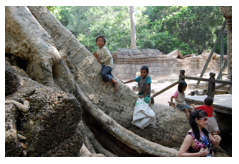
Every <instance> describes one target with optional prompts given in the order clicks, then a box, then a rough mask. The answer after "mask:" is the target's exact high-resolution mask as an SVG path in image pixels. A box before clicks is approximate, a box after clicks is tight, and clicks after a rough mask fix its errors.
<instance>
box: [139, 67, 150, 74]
mask: <svg viewBox="0 0 239 164" xmlns="http://www.w3.org/2000/svg"><path fill="white" fill-rule="evenodd" d="M142 69H144V70H146V71H147V73H149V68H148V67H147V66H143V67H141V69H140V70H142Z"/></svg>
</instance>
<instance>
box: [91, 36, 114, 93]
mask: <svg viewBox="0 0 239 164" xmlns="http://www.w3.org/2000/svg"><path fill="white" fill-rule="evenodd" d="M105 43H106V40H105V37H104V36H98V37H97V38H96V45H97V46H98V47H99V48H98V49H97V51H96V52H95V53H94V56H95V57H96V59H97V61H98V62H99V63H101V64H102V70H101V75H102V79H103V81H104V82H108V81H110V82H112V83H113V84H114V85H115V92H116V91H117V90H118V89H119V83H118V82H117V81H115V80H114V79H113V78H112V69H113V65H114V63H113V57H112V55H111V53H110V51H109V49H108V48H107V47H105V46H104V45H105Z"/></svg>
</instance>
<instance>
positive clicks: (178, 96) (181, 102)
mask: <svg viewBox="0 0 239 164" xmlns="http://www.w3.org/2000/svg"><path fill="white" fill-rule="evenodd" d="M186 88H187V83H186V82H185V81H183V80H182V81H180V82H179V84H178V90H177V91H176V92H175V93H174V94H173V96H172V97H171V104H170V105H171V106H172V107H174V108H175V106H174V105H173V98H175V100H176V103H175V104H176V108H177V109H179V110H181V111H185V113H186V116H187V118H188V119H189V112H192V110H193V108H192V107H191V106H189V105H188V104H186V102H185V93H184V91H185V90H186Z"/></svg>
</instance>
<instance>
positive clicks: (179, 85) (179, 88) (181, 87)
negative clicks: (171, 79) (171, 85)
mask: <svg viewBox="0 0 239 164" xmlns="http://www.w3.org/2000/svg"><path fill="white" fill-rule="evenodd" d="M186 86H187V83H186V82H185V81H183V80H182V81H180V82H179V84H178V91H179V92H180V93H182V90H183V88H184V87H186Z"/></svg>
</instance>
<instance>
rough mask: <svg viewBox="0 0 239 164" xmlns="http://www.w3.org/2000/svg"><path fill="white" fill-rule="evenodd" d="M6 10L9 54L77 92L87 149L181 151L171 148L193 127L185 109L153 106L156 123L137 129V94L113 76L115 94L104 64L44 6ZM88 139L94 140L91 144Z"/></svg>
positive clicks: (37, 75) (35, 75) (31, 71)
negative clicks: (105, 77)
mask: <svg viewBox="0 0 239 164" xmlns="http://www.w3.org/2000/svg"><path fill="white" fill-rule="evenodd" d="M5 11H6V14H5V15H6V22H5V27H6V29H5V30H6V32H5V33H6V34H5V38H6V43H5V50H6V53H7V54H10V55H12V56H15V57H16V58H17V60H18V63H23V65H24V69H25V71H26V72H27V74H28V75H29V77H30V78H32V79H33V80H36V81H38V82H40V83H42V84H44V85H48V86H50V87H54V88H58V89H59V88H60V89H62V90H63V91H65V92H69V93H72V94H73V95H74V96H75V98H76V99H77V100H78V102H79V103H80V105H81V108H82V109H83V111H84V112H85V114H83V120H85V122H86V124H84V126H89V129H90V130H91V131H92V132H93V133H94V137H93V136H92V135H91V134H92V133H88V134H87V135H86V136H85V141H84V143H85V146H86V147H87V145H88V147H87V149H88V150H92V151H94V150H95V151H96V150H98V151H102V152H97V153H104V152H105V153H106V154H107V155H108V156H114V155H117V156H176V155H177V152H178V151H177V150H176V149H173V148H172V147H180V145H181V143H182V142H183V139H184V137H185V135H186V133H187V131H188V130H189V129H190V127H189V124H188V120H187V118H186V115H185V113H184V112H182V111H179V110H175V109H174V108H172V107H169V106H164V105H160V104H155V105H152V106H151V107H152V108H153V110H154V111H155V113H156V116H157V118H156V119H157V124H156V126H155V127H153V126H151V125H150V126H148V127H146V128H145V129H143V130H142V129H139V128H138V127H136V126H134V125H132V124H131V121H132V116H133V111H134V105H135V102H136V100H137V95H136V94H135V93H134V92H133V91H132V90H131V89H130V88H129V87H127V86H126V85H124V84H122V83H121V82H120V81H119V80H118V79H117V78H116V77H114V76H113V78H114V79H115V80H116V81H118V82H119V90H118V91H117V92H114V87H113V86H112V84H111V83H109V82H108V83H104V82H103V80H102V78H101V75H100V71H101V64H99V63H98V62H97V61H96V59H95V57H94V56H93V55H92V54H91V53H90V52H89V51H88V50H87V49H86V48H85V47H84V46H83V45H82V44H81V43H79V42H78V41H77V39H76V38H75V37H74V36H73V35H72V34H71V33H70V32H69V31H68V30H67V29H66V28H65V27H64V26H62V25H61V23H60V22H59V21H57V19H56V18H55V17H54V16H53V15H52V14H51V13H50V12H49V11H48V10H47V9H46V8H45V7H35V6H34V7H23V6H22V7H6V10H5ZM92 44H93V43H92ZM70 70H71V71H70ZM82 132H83V133H84V131H82ZM103 136H104V138H103ZM107 137H108V138H107ZM87 138H88V139H89V141H90V140H92V141H93V142H92V143H91V144H88V143H87V142H88V141H86V140H87ZM95 139H96V140H97V142H95V141H96V140H95ZM94 140H95V141H94ZM110 140H111V141H112V143H113V142H114V143H117V144H115V145H114V148H110V147H109V146H107V145H109V144H108V142H110ZM97 143H100V144H101V146H102V147H100V146H99V145H98V144H97ZM91 146H93V147H94V146H95V148H94V150H93V149H92V148H91ZM117 146H118V147H117ZM112 147H113V146H112ZM169 147H171V148H169ZM119 150H120V151H119ZM107 151H109V152H107ZM121 152H123V153H121Z"/></svg>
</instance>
